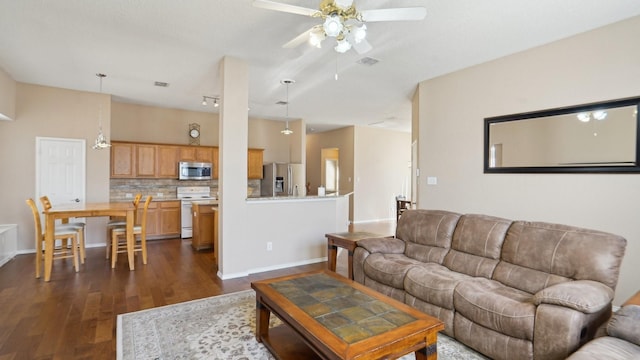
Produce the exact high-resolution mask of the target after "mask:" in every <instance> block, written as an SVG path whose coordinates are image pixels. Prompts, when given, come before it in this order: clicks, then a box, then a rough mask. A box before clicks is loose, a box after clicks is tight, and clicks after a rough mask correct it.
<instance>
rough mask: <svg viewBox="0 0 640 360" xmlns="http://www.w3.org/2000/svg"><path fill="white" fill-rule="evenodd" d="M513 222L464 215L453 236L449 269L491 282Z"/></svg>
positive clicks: (486, 216) (447, 260) (447, 259)
mask: <svg viewBox="0 0 640 360" xmlns="http://www.w3.org/2000/svg"><path fill="white" fill-rule="evenodd" d="M510 225H511V220H507V219H502V218H499V217H494V216H488V215H475V214H468V215H463V216H462V217H461V218H460V221H458V225H457V226H456V230H455V232H454V233H453V241H452V243H451V250H450V251H449V253H447V255H446V256H445V258H444V263H443V265H444V266H446V267H447V268H449V269H451V270H453V271H456V272H459V273H463V274H467V275H470V276H482V277H485V278H487V279H491V276H492V275H493V271H494V269H495V268H496V265H497V264H498V262H499V261H500V252H501V251H502V244H503V242H504V239H505V236H506V234H507V230H508V229H509V226H510Z"/></svg>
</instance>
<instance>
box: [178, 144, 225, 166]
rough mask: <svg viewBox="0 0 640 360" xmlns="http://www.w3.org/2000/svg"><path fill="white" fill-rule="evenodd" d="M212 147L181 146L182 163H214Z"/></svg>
mask: <svg viewBox="0 0 640 360" xmlns="http://www.w3.org/2000/svg"><path fill="white" fill-rule="evenodd" d="M212 149H213V148H212V147H211V146H181V147H180V161H196V162H208V163H212V162H213V154H212ZM216 149H217V148H216Z"/></svg>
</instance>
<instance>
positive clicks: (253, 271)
mask: <svg viewBox="0 0 640 360" xmlns="http://www.w3.org/2000/svg"><path fill="white" fill-rule="evenodd" d="M323 261H327V258H326V257H321V258H315V259H308V260H302V261H296V262H292V263H286V264H278V265H273V266H266V267H261V268H253V269H249V270H248V271H243V272H238V273H233V274H222V273H220V271H219V270H218V274H217V275H218V277H219V278H220V279H222V280H229V279H237V278H241V277H246V276H249V275H251V274H257V273H262V272H267V271H273V270H280V269H285V268H289V267H294V266H301V265H309V264H315V263H319V262H323Z"/></svg>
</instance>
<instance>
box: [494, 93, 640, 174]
mask: <svg viewBox="0 0 640 360" xmlns="http://www.w3.org/2000/svg"><path fill="white" fill-rule="evenodd" d="M631 105H636V106H637V107H638V108H640V97H634V98H627V99H620V100H610V101H603V102H598V103H591V104H585V105H577V106H570V107H563V108H556V109H549V110H542V111H533V112H527V113H519V114H512V115H502V116H495V117H488V118H485V119H484V142H483V143H484V173H485V174H497V173H512V174H528V173H618V174H624V173H640V146H639V144H638V143H639V141H640V111H638V114H637V115H636V151H635V154H636V159H635V163H634V165H630V166H602V165H597V166H531V167H499V168H496V167H489V146H490V145H489V128H490V125H491V124H495V123H500V122H507V121H516V120H525V119H534V118H539V117H547V116H554V115H564V114H571V113H579V112H586V111H593V110H598V109H606V108H614V107H622V106H631Z"/></svg>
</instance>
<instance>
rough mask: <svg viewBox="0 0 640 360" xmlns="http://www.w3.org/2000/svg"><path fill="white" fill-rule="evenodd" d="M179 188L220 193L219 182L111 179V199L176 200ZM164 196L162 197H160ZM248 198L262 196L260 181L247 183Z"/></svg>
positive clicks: (214, 193) (213, 193)
mask: <svg viewBox="0 0 640 360" xmlns="http://www.w3.org/2000/svg"><path fill="white" fill-rule="evenodd" d="M179 186H209V187H210V188H211V194H212V195H217V193H218V180H209V181H203V180H176V179H110V181H109V199H110V200H111V201H118V200H123V199H127V196H126V195H127V194H132V195H133V194H136V193H141V194H142V195H145V196H146V195H151V196H153V197H154V198H165V199H175V198H176V188H177V187H179ZM158 194H162V196H158ZM247 194H248V195H247V196H251V197H254V196H260V180H248V181H247Z"/></svg>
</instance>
